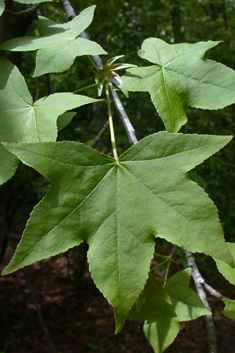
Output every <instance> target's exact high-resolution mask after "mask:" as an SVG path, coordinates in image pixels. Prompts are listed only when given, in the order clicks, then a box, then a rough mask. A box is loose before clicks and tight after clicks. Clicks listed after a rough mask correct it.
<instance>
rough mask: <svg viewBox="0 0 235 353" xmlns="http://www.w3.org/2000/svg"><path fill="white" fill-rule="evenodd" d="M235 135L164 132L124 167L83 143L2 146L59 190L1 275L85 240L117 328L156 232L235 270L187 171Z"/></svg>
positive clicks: (211, 211) (141, 279) (40, 209)
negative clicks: (111, 306) (219, 260)
mask: <svg viewBox="0 0 235 353" xmlns="http://www.w3.org/2000/svg"><path fill="white" fill-rule="evenodd" d="M230 139H231V137H223V136H207V135H201V136H200V135H183V134H168V133H167V132H159V133H157V134H153V135H150V136H149V137H146V138H144V139H143V140H141V141H140V142H138V143H137V144H135V145H134V146H132V147H131V148H130V149H129V150H127V151H126V152H125V153H124V154H123V155H121V156H120V158H119V161H118V162H116V161H115V160H114V158H112V157H109V156H106V155H104V154H101V153H99V152H98V151H96V150H93V149H92V148H90V147H88V146H85V145H83V144H80V143H77V142H56V143H54V142H48V143H35V144H30V143H29V144H9V143H8V144H4V146H5V147H6V148H7V149H8V150H9V151H10V152H11V153H13V154H15V155H16V156H17V157H18V158H19V159H20V160H21V161H22V162H24V163H26V164H27V165H30V166H32V167H33V168H35V169H36V170H37V171H39V172H40V173H41V174H42V175H44V176H45V177H46V178H47V179H48V180H50V182H51V184H52V186H51V189H50V191H49V192H48V194H47V196H46V197H45V198H44V199H43V200H42V201H41V202H40V203H39V204H38V205H37V206H36V207H35V209H34V211H33V212H32V214H31V217H30V219H29V221H28V223H27V226H26V229H25V231H24V234H23V238H22V240H21V242H20V244H19V246H18V248H17V250H16V253H15V255H14V257H13V259H12V261H11V263H10V264H9V266H8V267H7V268H6V269H5V270H4V272H3V274H7V273H11V272H13V271H16V270H17V269H19V268H22V267H24V266H26V265H30V264H31V263H33V262H35V261H38V260H41V259H43V258H46V257H49V256H52V255H56V254H58V253H60V252H63V251H66V250H67V249H69V248H71V247H73V246H75V245H78V244H80V243H81V242H82V241H84V240H85V241H86V242H87V243H88V244H89V253H88V260H89V264H90V270H91V273H92V277H93V279H94V282H95V283H96V285H97V287H98V288H99V289H100V290H101V292H102V293H103V294H104V295H105V297H106V298H107V299H108V300H109V302H110V303H111V304H112V305H113V307H114V310H115V316H116V321H117V331H118V330H120V329H121V327H122V325H123V323H124V321H125V319H126V317H127V315H128V312H129V310H130V309H131V307H132V306H133V304H134V302H135V300H136V299H137V297H138V296H139V294H140V292H141V291H142V289H143V288H144V285H145V282H146V278H147V274H148V270H149V263H150V260H151V258H152V255H153V251H154V244H155V242H154V237H155V236H156V237H157V236H159V237H162V238H165V239H167V240H168V241H170V242H172V243H174V244H177V245H178V246H182V247H184V248H185V249H187V250H189V251H192V252H204V253H205V254H207V255H210V256H213V257H217V258H220V259H221V260H223V261H226V262H227V263H228V264H229V265H231V266H232V265H233V258H232V256H231V254H230V252H229V250H228V249H227V246H226V243H225V241H224V237H223V232H222V228H221V226H220V223H219V219H218V215H217V210H216V207H215V206H214V204H213V202H212V201H211V200H210V199H209V197H208V196H207V194H206V193H205V192H204V190H203V189H201V188H200V187H199V186H198V185H197V184H195V183H194V182H193V181H191V180H190V179H189V177H188V176H187V175H186V174H185V173H186V172H187V171H189V170H190V169H192V168H194V167H195V166H196V165H198V164H200V163H202V162H203V161H204V160H205V159H206V158H208V157H210V156H211V155H212V154H213V153H215V152H216V151H218V150H219V149H220V148H222V147H224V146H225V145H226V144H227V143H228V142H229V140H230ZM133 278H135V281H134V282H133V280H132V279H133Z"/></svg>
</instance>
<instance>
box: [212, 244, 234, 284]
mask: <svg viewBox="0 0 235 353" xmlns="http://www.w3.org/2000/svg"><path fill="white" fill-rule="evenodd" d="M226 244H227V247H228V249H229V251H230V253H231V254H232V256H233V259H234V261H235V244H234V243H229V242H227V243H226ZM214 260H215V262H216V266H217V268H218V270H219V272H220V273H221V274H222V275H223V276H224V278H226V280H227V281H229V282H230V283H231V284H233V285H234V286H235V268H231V267H230V266H228V265H227V264H226V263H224V262H223V261H221V260H219V259H214Z"/></svg>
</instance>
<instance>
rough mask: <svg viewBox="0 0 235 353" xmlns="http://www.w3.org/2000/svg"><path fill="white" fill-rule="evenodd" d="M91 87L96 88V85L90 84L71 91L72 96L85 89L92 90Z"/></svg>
mask: <svg viewBox="0 0 235 353" xmlns="http://www.w3.org/2000/svg"><path fill="white" fill-rule="evenodd" d="M92 87H97V83H92V84H91V85H88V86H85V87H81V88H78V89H76V90H75V91H73V94H74V93H78V92H81V91H85V90H86V89H89V88H92Z"/></svg>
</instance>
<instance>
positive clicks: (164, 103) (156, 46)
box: [122, 38, 235, 132]
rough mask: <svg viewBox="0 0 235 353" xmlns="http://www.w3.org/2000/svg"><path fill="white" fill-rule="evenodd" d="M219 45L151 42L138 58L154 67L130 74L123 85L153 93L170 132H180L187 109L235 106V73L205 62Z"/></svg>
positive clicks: (215, 43) (155, 102)
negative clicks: (209, 50) (211, 51)
mask: <svg viewBox="0 0 235 353" xmlns="http://www.w3.org/2000/svg"><path fill="white" fill-rule="evenodd" d="M218 43H219V42H212V41H208V42H199V43H196V44H188V43H182V44H171V45H170V44H167V43H165V42H164V41H163V40H161V39H158V38H148V39H146V40H145V41H144V42H143V44H142V49H141V50H140V51H139V52H138V54H139V56H140V57H141V58H143V59H146V60H148V61H150V62H151V63H153V64H154V65H152V66H148V67H140V68H134V69H129V70H127V73H126V74H125V75H124V76H123V77H122V79H123V82H124V84H125V86H126V88H127V90H128V91H138V92H140V91H145V92H149V93H150V96H151V99H152V101H153V103H154V105H155V107H156V109H157V111H158V113H159V115H160V117H161V118H162V120H163V122H164V124H165V127H166V129H167V131H168V132H177V131H179V129H180V128H181V126H182V125H184V124H185V123H186V122H187V117H186V113H185V108H186V107H187V106H191V107H195V108H201V109H220V108H224V107H225V106H227V105H229V104H232V103H234V102H235V71H233V70H232V69H229V68H228V67H226V66H224V65H222V64H219V63H216V62H214V61H211V60H206V59H203V55H204V53H205V52H206V51H207V50H208V49H210V48H213V47H214V46H216V45H217V44H218Z"/></svg>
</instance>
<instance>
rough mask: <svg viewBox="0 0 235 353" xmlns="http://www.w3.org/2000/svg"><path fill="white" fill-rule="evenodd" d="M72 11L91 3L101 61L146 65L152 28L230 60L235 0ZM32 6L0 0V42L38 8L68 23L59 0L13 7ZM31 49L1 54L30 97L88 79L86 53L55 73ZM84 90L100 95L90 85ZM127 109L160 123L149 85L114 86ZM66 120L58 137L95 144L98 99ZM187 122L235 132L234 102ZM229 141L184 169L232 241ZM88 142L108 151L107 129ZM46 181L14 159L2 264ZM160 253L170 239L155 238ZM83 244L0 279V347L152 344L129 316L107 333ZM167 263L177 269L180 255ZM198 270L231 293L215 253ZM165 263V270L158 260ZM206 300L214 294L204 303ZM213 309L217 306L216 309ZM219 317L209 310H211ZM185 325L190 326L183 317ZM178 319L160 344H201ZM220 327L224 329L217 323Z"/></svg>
mask: <svg viewBox="0 0 235 353" xmlns="http://www.w3.org/2000/svg"><path fill="white" fill-rule="evenodd" d="M71 4H72V6H73V7H74V9H75V12H76V14H78V13H79V12H80V11H81V10H83V9H84V8H86V7H88V6H90V5H94V4H95V5H97V7H96V10H95V17H94V20H93V22H92V24H91V25H90V26H89V27H88V29H87V34H88V35H89V37H90V39H91V40H94V41H96V42H97V43H99V44H100V45H101V46H102V47H103V48H104V49H105V50H106V51H107V52H108V55H107V56H103V58H102V60H103V62H105V61H107V60H108V59H109V58H111V57H113V56H117V55H125V57H124V58H123V61H124V62H126V63H133V64H136V65H139V66H144V65H147V62H146V63H145V62H144V61H143V60H142V59H140V58H139V57H138V55H137V51H138V50H139V49H140V47H141V44H142V42H143V41H144V39H146V38H148V37H158V38H161V39H163V40H164V41H166V42H168V43H172V44H174V43H180V42H188V43H195V42H198V41H207V40H214V41H221V43H220V44H219V45H218V46H216V47H215V48H213V49H211V50H210V51H209V52H208V53H207V54H206V57H207V58H209V59H211V60H215V61H218V62H221V63H223V64H225V65H227V66H229V67H231V68H232V69H235V1H233V0H187V1H179V0H148V1H143V0H128V1H122V0H115V1H114V0H109V1H108V0H97V1H92V0H79V1H78V0H72V1H71ZM30 7H31V6H30V5H29V6H26V5H22V4H19V3H16V2H13V1H12V0H6V11H5V12H4V13H3V15H2V16H1V17H0V43H1V42H3V41H5V40H8V39H11V38H14V37H18V36H23V35H25V34H27V35H35V34H36V33H37V30H36V28H37V15H42V16H45V17H47V18H49V19H52V20H54V21H57V22H67V17H66V14H65V13H64V11H63V9H62V7H61V5H60V3H59V2H53V3H42V4H40V6H39V7H38V9H37V10H35V11H33V12H30V13H29V14H28V15H24V16H16V15H14V14H13V12H18V11H21V10H24V9H26V8H30ZM35 54H36V53H35V52H28V53H23V54H22V53H9V52H7V53H4V52H0V56H1V55H5V56H7V57H8V58H9V59H10V60H11V61H12V62H13V63H14V64H16V65H17V66H18V68H19V69H20V71H21V72H22V74H23V75H24V77H25V78H26V82H27V84H28V86H29V89H30V91H31V94H32V96H33V97H34V99H35V100H37V99H39V98H41V97H43V96H46V95H48V94H50V93H55V92H67V91H71V92H73V91H75V90H78V89H80V88H82V87H84V86H87V85H90V84H92V83H94V73H93V69H92V65H91V63H90V62H89V60H88V59H87V57H81V58H77V59H76V60H75V62H74V65H73V66H72V67H71V68H70V69H69V70H68V71H66V72H63V73H61V74H48V75H44V76H41V77H39V78H32V74H33V71H34V67H35ZM81 94H85V95H89V96H90V97H97V92H96V89H95V88H93V89H88V90H86V91H84V92H81ZM120 98H121V100H122V103H123V105H124V107H125V109H126V112H127V114H128V116H129V118H130V120H131V122H132V124H133V126H134V128H135V130H136V136H137V138H138V139H141V138H143V137H144V136H147V135H149V134H151V133H154V132H157V131H161V130H164V126H163V124H162V122H161V119H160V118H159V116H158V114H157V112H156V110H155V108H154V106H153V104H152V103H151V100H150V97H149V95H148V93H130V97H129V99H127V98H126V97H125V96H123V94H122V93H120ZM76 113H77V114H76V115H75V117H74V118H73V120H72V122H71V123H70V124H69V125H68V126H67V127H66V128H65V129H64V130H62V131H61V132H60V133H59V137H58V139H59V140H75V141H79V142H83V143H86V144H88V145H92V143H93V141H94V139H95V137H96V136H97V134H98V133H99V131H100V130H101V129H102V127H103V126H104V124H105V123H106V122H107V119H108V117H107V109H106V104H105V102H102V103H100V104H93V105H89V106H85V107H82V108H79V109H78V110H77V112H76ZM187 116H188V123H187V124H186V125H185V126H184V127H183V128H182V132H183V133H198V134H215V135H235V106H234V105H232V106H229V107H227V108H225V109H223V110H217V111H206V110H205V111H204V110H199V109H191V108H188V109H187ZM114 119H115V121H114V124H115V132H116V142H117V148H118V153H119V154H120V153H121V152H123V151H125V150H126V149H127V148H128V147H129V144H128V139H127V136H126V134H125V130H124V128H123V126H122V124H121V121H120V119H119V116H118V114H117V113H116V112H115V111H114ZM234 145H235V142H234V140H232V142H231V143H230V144H229V145H228V146H227V147H226V148H224V149H223V150H222V151H220V152H219V153H217V154H216V155H215V156H213V157H212V158H210V159H209V160H208V161H206V162H205V163H203V165H201V166H199V167H197V168H196V170H195V171H192V172H190V176H191V177H192V178H193V180H195V181H197V182H198V183H199V185H201V186H203V188H205V190H206V191H207V193H208V194H209V196H210V197H211V198H212V199H213V200H214V202H215V204H216V205H217V207H218V210H219V216H220V219H221V223H222V226H223V228H224V233H225V238H226V240H227V241H234V240H235V228H234V226H235V188H234V186H235V161H234V147H235V146H234ZM95 148H97V149H98V150H99V151H101V152H103V153H107V154H111V146H110V138H109V131H108V130H107V131H106V132H105V134H104V136H103V138H102V140H101V141H99V142H98V143H97V144H96V145H95ZM48 188H49V183H48V182H47V181H46V180H45V179H44V178H42V177H41V176H40V175H38V174H37V173H36V172H35V171H34V170H32V169H30V168H28V167H26V166H24V165H22V164H21V165H20V167H19V168H18V171H17V173H16V175H15V176H14V177H13V178H12V179H11V180H10V181H8V182H7V183H6V184H4V185H2V186H1V187H0V194H1V204H0V224H1V227H0V247H1V251H0V262H1V270H2V269H3V268H4V266H6V265H7V263H8V262H9V260H10V258H11V256H12V254H13V251H14V248H15V247H16V246H17V243H18V241H19V239H20V236H21V234H22V231H23V229H24V226H25V223H26V221H27V219H28V217H29V213H30V212H31V210H32V209H33V207H34V205H35V204H36V203H37V202H38V201H39V200H40V199H41V198H42V196H44V195H45V193H46V191H47V190H48ZM157 246H159V247H160V250H159V252H164V251H165V252H166V253H167V252H169V251H170V250H169V249H171V246H169V245H168V244H165V243H164V244H162V243H159V244H158V245H157ZM85 259H86V245H81V246H80V247H78V248H77V249H73V250H70V251H69V252H68V253H66V254H63V255H60V256H57V257H55V258H53V259H48V260H45V261H42V262H40V263H37V264H34V265H32V266H30V267H29V268H26V269H24V270H21V271H18V272H17V273H16V274H13V275H11V276H7V277H4V278H1V279H0V315H1V316H2V317H1V318H0V325H2V327H1V330H0V352H1V353H3V352H17V353H23V352H36V353H37V352H61V353H65V352H66V353H69V352H74V353H75V352H81V353H83V352H94V351H97V352H135V353H138V352H145V353H148V352H152V348H151V347H150V345H149V344H148V343H147V342H146V341H145V338H144V336H143V334H142V333H141V330H140V326H141V324H137V323H131V322H128V323H127V324H126V326H125V327H124V330H123V332H121V333H120V334H118V335H116V336H115V337H114V336H113V332H114V320H113V314H112V309H111V308H110V307H109V305H108V304H107V302H106V300H105V299H104V298H103V297H102V295H101V294H100V293H99V292H98V290H97V289H96V288H95V286H94V285H93V283H92V280H91V278H90V275H89V271H88V265H87V263H86V261H85ZM178 261H179V263H178V264H177V265H175V266H176V268H175V269H174V268H173V269H172V271H173V272H174V271H177V270H178V269H182V266H183V265H184V260H183V258H182V257H180V255H179V254H178ZM198 261H199V267H200V269H201V271H202V273H203V274H204V275H205V276H207V278H209V282H210V284H212V285H213V284H215V285H216V286H217V288H218V285H219V289H220V291H222V292H224V293H225V294H226V295H228V296H230V298H231V299H233V296H234V295H235V292H234V290H233V289H232V288H231V287H230V286H229V284H227V283H225V280H223V278H222V276H221V275H219V274H218V272H217V271H216V269H215V265H214V263H213V260H211V259H205V258H204V257H202V256H198ZM163 270H164V269H163ZM211 304H212V306H213V302H212V303H211ZM216 305H217V307H218V305H219V308H220V309H221V308H222V306H221V305H222V304H220V303H219V304H218V303H216ZM216 310H218V308H217V309H216ZM215 316H216V315H215ZM217 319H218V320H217V321H216V327H217V328H218V332H219V333H218V337H221V338H220V339H219V347H220V350H219V352H223V351H226V352H233V353H234V351H235V348H234V347H235V342H234V336H235V335H234V330H235V324H234V322H232V320H229V319H226V318H224V319H223V320H222V318H221V316H220V314H219V311H218V312H217ZM190 325H191V326H190ZM190 325H189V326H187V325H185V326H184V324H182V328H181V332H180V334H179V336H178V338H177V340H176V342H175V343H174V344H173V345H172V346H171V347H170V348H168V349H167V350H166V352H169V353H170V352H179V353H184V352H185V353H186V352H195V353H197V352H200V353H203V352H207V351H208V348H207V343H206V334H205V333H203V332H204V331H203V330H204V328H203V319H198V320H196V323H194V322H192V323H190ZM220 330H221V331H220Z"/></svg>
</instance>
